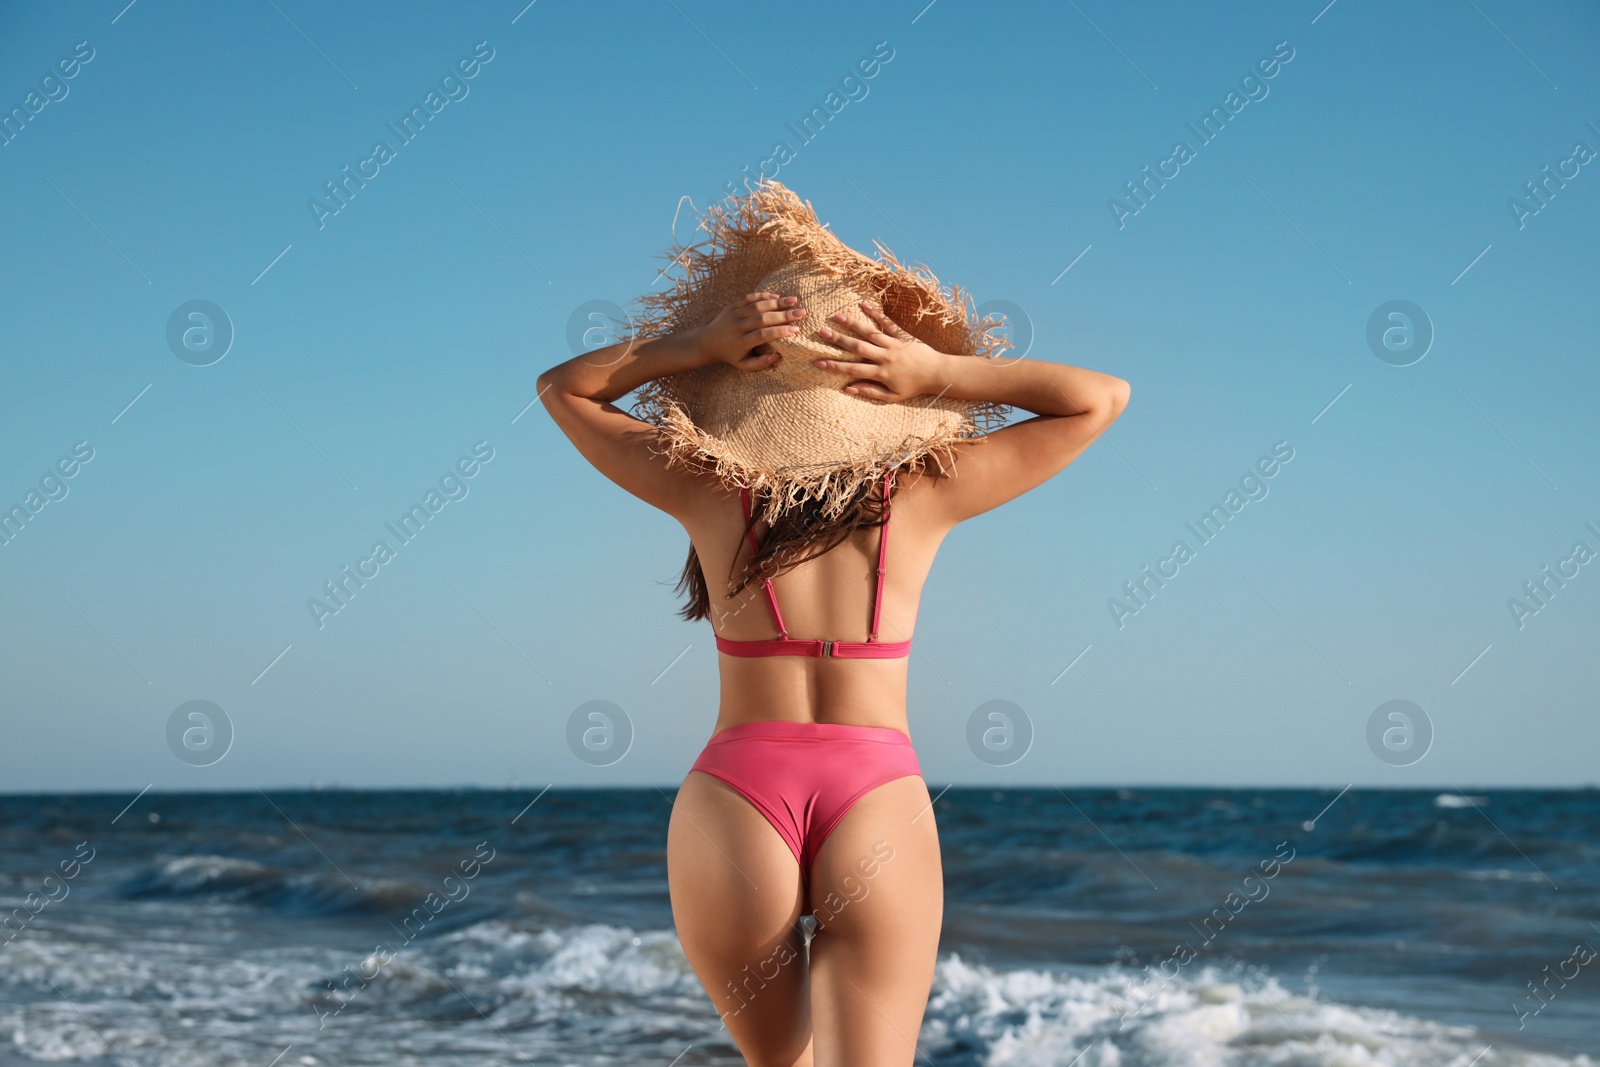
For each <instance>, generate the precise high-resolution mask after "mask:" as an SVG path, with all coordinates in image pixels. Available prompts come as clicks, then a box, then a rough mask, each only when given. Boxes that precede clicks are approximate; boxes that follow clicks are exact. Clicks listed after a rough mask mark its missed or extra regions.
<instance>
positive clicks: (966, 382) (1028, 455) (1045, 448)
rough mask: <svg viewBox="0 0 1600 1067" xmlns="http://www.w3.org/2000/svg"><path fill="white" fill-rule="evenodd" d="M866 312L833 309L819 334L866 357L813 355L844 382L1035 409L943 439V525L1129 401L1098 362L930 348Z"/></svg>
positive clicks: (1009, 493)
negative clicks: (1086, 365) (947, 458)
mask: <svg viewBox="0 0 1600 1067" xmlns="http://www.w3.org/2000/svg"><path fill="white" fill-rule="evenodd" d="M861 306H862V310H863V311H865V312H866V315H867V318H868V319H870V321H863V320H860V319H857V318H854V317H852V316H847V315H836V316H834V319H835V321H836V322H838V323H839V325H840V326H841V327H843V330H842V331H834V330H829V329H826V328H824V329H822V330H820V331H819V333H820V334H821V335H822V337H823V339H824V340H827V341H829V342H830V343H832V344H835V345H837V346H838V347H839V348H840V349H842V350H843V351H846V352H850V353H851V354H853V355H854V356H856V357H857V358H861V359H865V360H866V361H867V362H865V363H851V362H840V361H834V360H819V361H818V365H819V366H821V367H822V368H823V369H825V370H833V371H836V372H837V373H840V374H846V375H849V376H850V377H852V378H856V379H859V380H858V381H855V382H852V383H851V384H850V385H848V386H846V387H845V389H846V391H847V392H853V393H857V394H859V395H862V396H867V397H872V398H874V399H879V400H905V399H909V398H911V397H918V396H930V397H937V396H945V397H954V398H956V399H959V400H988V401H993V402H996V403H1000V404H1009V405H1011V406H1012V407H1017V408H1021V409H1022V410H1024V411H1031V412H1034V413H1035V417H1034V418H1031V419H1025V420H1023V421H1022V422H1019V423H1016V424H1014V425H1011V426H1007V427H1004V428H1003V429H1000V430H996V431H995V432H993V433H991V434H988V435H986V436H985V437H983V438H982V439H980V440H975V441H963V442H960V443H958V444H956V445H955V446H954V447H953V448H952V452H953V453H954V456H955V460H956V467H957V469H956V471H955V475H956V476H955V477H953V478H940V479H937V480H936V485H935V488H934V490H933V491H932V492H931V493H930V497H931V498H932V499H933V500H934V501H935V508H934V510H935V511H936V512H937V513H938V514H939V516H940V517H941V518H942V519H943V521H944V522H946V523H947V524H948V525H950V526H954V525H955V524H956V523H959V522H962V521H963V520H965V519H970V518H972V517H973V516H974V515H981V514H983V513H984V512H985V511H989V510H991V509H993V508H996V507H999V506H1000V505H1001V504H1004V503H1005V502H1006V501H1008V500H1012V499H1015V498H1016V497H1019V496H1021V495H1022V494H1023V493H1026V492H1027V491H1028V490H1030V489H1033V488H1035V487H1036V486H1038V485H1041V484H1043V483H1044V482H1046V481H1049V480H1050V479H1051V478H1053V477H1055V476H1056V475H1057V474H1059V473H1060V472H1061V471H1062V470H1063V469H1064V468H1065V467H1066V466H1067V464H1069V463H1071V462H1072V461H1073V460H1075V459H1077V458H1078V457H1079V456H1080V455H1082V454H1083V452H1084V450H1085V449H1087V448H1088V447H1089V446H1090V445H1091V444H1093V443H1094V441H1095V439H1096V438H1098V437H1099V436H1100V435H1101V434H1103V433H1105V431H1106V429H1107V428H1109V427H1110V425H1111V424H1112V423H1113V422H1115V421H1116V420H1117V418H1118V416H1120V415H1121V414H1122V411H1123V409H1124V408H1125V407H1127V405H1128V396H1129V393H1130V391H1131V390H1130V387H1129V385H1128V383H1127V382H1125V381H1123V380H1122V379H1121V378H1115V377H1112V376H1111V375H1109V374H1101V373H1100V372H1098V371H1092V370H1085V369H1083V368H1081V367H1070V366H1067V365H1066V364H1064V363H1046V362H1042V361H1039V360H1016V361H1014V362H1006V361H1005V360H982V359H975V358H973V357H971V356H957V355H948V354H945V353H942V352H936V351H935V350H934V349H932V348H931V347H929V346H928V345H926V344H924V343H922V342H921V341H918V340H916V339H915V338H913V337H912V336H911V335H910V334H908V333H907V332H906V331H905V330H903V329H902V328H901V327H900V326H899V325H898V324H897V323H895V322H894V320H892V319H890V318H889V317H888V316H887V315H885V314H884V313H883V312H882V311H881V310H880V309H878V308H877V307H876V306H875V305H872V304H870V303H864V304H862V305H861Z"/></svg>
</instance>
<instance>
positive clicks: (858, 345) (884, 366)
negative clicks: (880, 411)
mask: <svg viewBox="0 0 1600 1067" xmlns="http://www.w3.org/2000/svg"><path fill="white" fill-rule="evenodd" d="M861 310H862V311H863V312H865V314H866V320H865V321H864V320H862V319H861V318H859V317H857V316H854V315H847V314H845V313H844V312H840V313H839V314H837V315H835V316H833V321H834V322H835V323H837V324H838V326H839V328H838V329H830V328H828V327H826V326H824V327H822V328H821V329H819V330H818V331H817V335H818V336H819V337H821V338H822V339H823V340H824V341H826V342H827V343H828V344H831V345H833V346H834V347H836V348H839V349H840V350H842V351H845V352H848V353H850V354H851V355H852V356H855V357H857V359H860V360H863V361H864V362H859V363H857V362H851V361H848V360H838V359H819V360H816V361H815V365H816V366H817V367H818V368H819V369H821V370H826V371H832V372H834V373H836V374H843V375H845V376H847V377H850V378H855V379H857V380H856V381H853V382H851V383H850V384H849V385H847V386H845V387H844V391H845V392H847V393H850V394H852V395H855V396H864V397H867V398H869V399H872V400H888V401H895V400H905V399H907V398H908V397H913V396H922V395H924V394H926V393H935V392H938V391H939V388H940V385H939V383H940V382H942V381H944V380H945V378H946V376H945V375H943V374H942V373H941V370H940V368H941V367H942V365H943V363H944V361H945V360H947V359H949V357H948V356H946V355H945V354H944V353H942V352H939V351H937V350H936V349H934V348H933V347H932V346H931V345H928V344H926V343H924V342H922V341H919V340H917V339H916V338H915V337H913V336H911V335H910V334H909V333H907V332H906V331H905V330H904V329H903V328H902V327H901V326H900V324H899V323H897V322H895V321H894V320H893V319H891V318H890V317H889V316H888V315H886V314H884V312H883V309H882V308H880V307H879V306H878V305H877V304H875V303H873V302H872V301H870V300H864V301H862V302H861Z"/></svg>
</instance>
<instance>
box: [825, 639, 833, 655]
mask: <svg viewBox="0 0 1600 1067" xmlns="http://www.w3.org/2000/svg"><path fill="white" fill-rule="evenodd" d="M822 654H823V655H824V656H831V655H833V642H832V641H824V642H822Z"/></svg>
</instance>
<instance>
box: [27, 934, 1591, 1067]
mask: <svg viewBox="0 0 1600 1067" xmlns="http://www.w3.org/2000/svg"><path fill="white" fill-rule="evenodd" d="M12 949H13V951H12V952H11V953H10V954H6V955H3V956H0V983H3V984H5V985H9V986H11V987H12V990H13V992H14V993H15V994H17V995H16V996H7V997H4V998H0V1001H6V1002H7V1003H4V1004H0V1047H3V1046H9V1047H10V1048H11V1049H12V1051H14V1052H17V1053H20V1054H21V1055H23V1056H26V1057H28V1058H30V1059H39V1060H44V1059H51V1060H58V1061H71V1060H78V1061H82V1060H94V1059H96V1058H98V1057H104V1056H108V1055H112V1053H111V1052H110V1051H109V1044H110V1043H115V1044H116V1046H117V1047H118V1048H120V1049H121V1050H122V1051H123V1052H124V1053H126V1054H129V1055H133V1056H135V1057H138V1056H139V1053H140V1052H144V1053H146V1054H148V1055H156V1056H158V1057H159V1059H160V1060H161V1062H164V1063H171V1064H194V1065H210V1064H225V1063H227V1064H231V1063H240V1062H255V1061H256V1060H260V1061H261V1062H266V1061H268V1060H270V1059H271V1058H272V1056H273V1055H275V1054H276V1053H277V1052H278V1051H281V1050H282V1048H283V1046H284V1045H285V1044H287V1043H290V1042H293V1043H295V1044H296V1046H297V1054H299V1053H304V1054H314V1055H315V1057H316V1059H315V1061H305V1060H302V1061H301V1062H319V1063H342V1062H375V1061H376V1060H377V1059H387V1060H391V1061H395V1062H413V1061H415V1062H420V1061H423V1060H425V1061H426V1062H429V1063H434V1064H451V1065H454V1064H458V1063H459V1064H462V1065H465V1064H468V1063H481V1062H484V1061H485V1060H486V1059H494V1058H496V1057H500V1058H504V1056H505V1055H507V1054H508V1049H507V1044H508V1043H509V1045H510V1047H511V1048H514V1049H515V1050H516V1051H517V1052H518V1053H519V1054H521V1055H523V1056H526V1057H531V1058H532V1059H534V1060H538V1061H541V1062H564V1063H576V1062H585V1063H587V1062H598V1061H599V1059H602V1058H606V1057H611V1058H615V1057H618V1056H624V1057H627V1058H629V1059H631V1060H632V1061H635V1062H643V1061H646V1060H649V1059H651V1058H652V1057H656V1056H658V1055H660V1054H662V1053H663V1052H664V1053H665V1056H666V1060H670V1059H671V1058H672V1056H673V1055H677V1054H679V1053H681V1052H682V1051H683V1050H684V1048H685V1046H686V1045H689V1044H691V1043H692V1044H693V1045H694V1046H695V1047H696V1048H698V1049H700V1050H702V1053H708V1052H710V1051H712V1050H715V1051H716V1052H717V1054H718V1055H719V1056H720V1055H722V1053H723V1052H726V1053H728V1054H730V1055H731V1054H732V1049H731V1045H729V1044H728V1035H727V1034H726V1033H725V1032H721V1033H720V1034H719V1030H718V1020H717V1016H716V1014H715V1011H714V1010H713V1008H712V1006H711V1004H710V1001H709V1000H708V998H707V997H706V995H705V993H704V991H703V989H702V988H701V986H700V984H699V981H698V979H697V978H696V977H695V975H694V973H693V971H692V970H691V969H690V967H689V965H688V962H687V960H686V959H685V958H684V955H683V951H682V947H681V946H680V945H679V943H678V940H677V938H676V937H675V935H674V934H673V932H672V931H671V930H660V929H657V930H633V929H630V928H628V927H620V926H610V925H606V924H595V923H591V924H580V925H571V926H565V927H550V926H541V925H536V924H533V923H531V922H524V921H518V920H504V919H492V920H488V921H483V922H478V923H474V924H473V925H471V926H469V927H466V928H464V929H460V930H457V931H454V932H452V933H448V934H445V935H442V936H439V937H436V938H432V939H429V940H428V941H426V942H418V943H416V944H413V945H411V946H408V947H406V948H404V949H403V950H401V951H400V952H399V953H398V954H397V955H396V956H395V958H394V959H393V960H391V961H390V962H388V963H386V964H385V965H384V966H383V967H382V968H381V969H379V972H378V973H381V977H378V978H375V979H373V980H371V981H370V982H369V983H367V984H365V985H364V986H362V987H360V988H354V989H346V990H345V991H344V992H342V993H340V994H337V995H335V996H330V995H329V994H328V993H327V987H328V985H329V983H330V982H331V981H332V980H333V979H334V978H335V977H336V975H337V974H338V973H339V971H338V968H339V966H340V961H339V959H338V954H337V953H331V952H330V950H329V949H328V948H327V947H325V946H322V947H313V946H310V945H304V946H295V945H281V946H276V947H274V948H272V949H257V950H255V951H253V952H249V953H246V954H244V955H243V956H242V958H236V959H229V960H218V959H214V958H211V957H209V956H208V955H205V954H199V955H197V954H196V953H195V952H194V951H193V946H188V945H184V944H181V943H176V944H174V943H167V942H165V941H163V940H162V939H160V938H152V939H150V940H149V941H147V942H141V943H139V944H136V945H126V946H122V947H116V948H114V947H111V946H108V945H104V944H97V943H91V942H86V941H81V940H80V941H77V942H74V943H71V944H68V943H61V944H54V945H52V944H51V943H49V942H47V941H33V942H30V943H28V944H23V943H22V942H21V941H19V943H18V944H17V945H14V946H12ZM18 950H20V951H18ZM360 956H361V953H356V954H354V956H353V957H352V958H351V959H350V960H349V961H347V962H348V963H350V964H351V965H352V966H356V965H359V964H360V963H361V959H360V958H359V957H360ZM368 973H369V974H371V973H373V972H372V971H371V970H369V971H368ZM63 996H65V997H70V999H71V1003H70V1004H69V1003H67V1002H66V1001H64V1000H63V999H62V997H63ZM308 1008H314V1010H308ZM80 1009H81V1010H82V1012H83V1013H84V1014H83V1015H79V1014H78V1012H79V1010H80ZM346 1012H348V1014H346ZM180 1016H181V1018H182V1020H183V1022H182V1025H181V1026H177V1025H174V1019H175V1018H178V1017H180ZM86 1019H87V1020H92V1021H93V1024H94V1026H93V1027H90V1026H89V1025H88V1024H87V1023H86ZM272 1042H276V1045H275V1047H269V1046H271V1044H272ZM1487 1044H1489V1040H1488V1039H1486V1038H1485V1037H1483V1036H1482V1035H1480V1034H1479V1033H1478V1032H1477V1031H1476V1030H1474V1029H1473V1028H1471V1027H1467V1026H1456V1025H1448V1024H1445V1023H1440V1022H1434V1021H1430V1020H1427V1019H1422V1018H1417V1017H1414V1016H1410V1015H1405V1014H1401V1013H1398V1012H1395V1011H1390V1010H1385V1009H1381V1008H1367V1007H1360V1006H1354V1005H1349V1004H1342V1003H1338V1002H1334V1001H1329V1000H1326V999H1323V998H1321V997H1319V996H1315V995H1301V994H1297V993H1294V992H1291V991H1290V990H1288V989H1286V988H1284V986H1283V985H1281V984H1280V982H1279V980H1278V979H1276V978H1275V977H1273V976H1271V975H1269V974H1266V973H1264V972H1262V971H1260V970H1254V969H1250V968H1243V967H1240V968H1233V969H1227V968H1221V967H1217V966H1208V967H1205V968H1203V969H1200V970H1197V971H1196V972H1194V973H1184V974H1180V975H1178V976H1177V977H1176V978H1174V979H1173V980H1171V981H1169V982H1165V983H1160V982H1151V981H1149V980H1148V978H1147V975H1146V973H1145V972H1142V971H1134V970H1130V969H1127V968H1123V967H1120V966H1110V967H1079V968H1054V967H1039V968H1017V967H1013V968H1005V967H992V966H987V965H982V964H977V963H972V962H968V961H967V960H966V959H963V958H962V957H961V956H960V955H954V954H952V955H946V956H944V957H942V958H941V959H940V960H939V961H938V964H937V968H936V972H935V980H934V986H933V991H932V995H931V997H930V999H929V1003H928V1011H927V1015H926V1018H925V1020H924V1025H923V1030H922V1034H921V1040H920V1044H919V1047H920V1050H921V1052H922V1053H923V1055H922V1056H919V1057H918V1059H919V1062H931V1063H933V1064H938V1065H940V1067H978V1065H982V1067H1063V1065H1066V1064H1075V1065H1076V1067H1267V1065H1270V1067H1329V1065H1334V1067H1463V1065H1465V1064H1468V1063H1470V1062H1472V1061H1473V1060H1474V1058H1475V1057H1477V1056H1478V1055H1479V1054H1480V1053H1481V1052H1482V1051H1483V1049H1484V1047H1485V1045H1487ZM1494 1044H1495V1047H1494V1053H1493V1056H1492V1062H1494V1063H1495V1064H1497V1065H1498V1067H1600V1065H1597V1064H1596V1063H1595V1061H1593V1060H1591V1059H1590V1058H1588V1057H1586V1056H1582V1055H1579V1056H1577V1057H1575V1058H1563V1057H1559V1056H1554V1055H1544V1054H1538V1053H1532V1052H1526V1051H1519V1050H1516V1049H1513V1048H1509V1047H1506V1046H1505V1045H1504V1044H1503V1043H1502V1042H1500V1041H1498V1040H1497V1041H1495V1043H1494ZM135 1050H137V1051H135ZM262 1052H266V1053H267V1055H266V1056H265V1058H262V1057H261V1055H260V1054H261V1053H262ZM924 1056H925V1057H926V1059H924ZM1490 1059H1491V1057H1485V1058H1484V1060H1482V1061H1480V1062H1488V1061H1489V1060H1490ZM666 1060H663V1062H665V1061H666ZM0 1062H4V1061H3V1059H0Z"/></svg>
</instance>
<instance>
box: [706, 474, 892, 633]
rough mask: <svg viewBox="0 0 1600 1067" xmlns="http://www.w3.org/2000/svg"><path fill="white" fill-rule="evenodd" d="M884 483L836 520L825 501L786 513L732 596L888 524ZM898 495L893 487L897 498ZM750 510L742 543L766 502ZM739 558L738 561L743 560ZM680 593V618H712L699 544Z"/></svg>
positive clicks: (864, 489) (868, 486)
mask: <svg viewBox="0 0 1600 1067" xmlns="http://www.w3.org/2000/svg"><path fill="white" fill-rule="evenodd" d="M882 484H883V483H882V481H881V480H880V481H873V482H863V483H862V484H861V485H859V486H858V487H857V488H856V490H855V491H854V492H853V493H852V494H851V495H850V498H849V500H848V502H847V503H846V504H845V506H844V508H843V510H841V511H840V512H839V514H838V515H836V516H835V517H834V518H832V519H826V520H824V519H823V518H822V509H823V502H822V501H819V500H806V501H803V502H802V503H801V504H800V505H799V506H798V507H794V508H791V509H789V510H788V511H786V512H784V513H783V514H782V515H781V516H779V518H778V520H777V521H776V522H774V523H773V524H772V526H771V527H770V528H769V529H768V530H767V533H766V536H765V537H764V538H763V539H762V542H761V549H760V551H759V552H757V553H756V554H755V555H754V556H753V557H751V558H750V559H748V560H746V562H745V568H744V573H743V574H742V575H741V576H740V577H739V578H738V580H737V584H735V585H734V586H733V588H732V589H730V590H729V593H728V595H729V596H733V595H735V594H737V593H739V592H740V591H742V590H743V589H744V588H745V587H746V586H748V585H749V584H750V583H751V582H754V581H759V580H761V579H762V578H775V577H777V576H778V574H779V573H780V572H781V571H782V570H784V569H785V567H789V566H795V565H798V564H801V563H804V562H806V561H807V560H810V559H815V558H817V557H818V556H821V555H824V554H826V553H828V552H831V551H833V550H834V549H835V548H837V547H838V546H839V545H841V544H843V543H844V541H845V539H846V538H848V537H849V536H850V534H851V532H852V531H855V530H865V529H870V528H872V527H875V526H881V525H883V521H884V518H885V515H886V513H887V511H888V505H887V504H885V503H884V500H883V490H882ZM891 486H892V483H891ZM892 494H893V488H892V487H891V499H892ZM750 510H751V513H752V518H751V520H750V521H749V522H748V523H746V524H745V528H744V532H741V534H740V537H741V538H742V537H745V536H747V535H748V531H749V530H750V529H751V528H752V527H753V526H754V525H755V522H756V519H757V518H759V517H760V515H761V507H760V503H759V501H758V500H757V499H756V495H755V494H752V500H751V508H750ZM734 558H735V559H737V558H738V557H737V555H736V556H735V557H734ZM733 567H734V563H733V561H732V560H730V561H729V563H728V580H729V581H730V582H732V581H734V577H733ZM676 591H677V592H679V593H683V592H687V593H688V601H687V602H686V603H685V604H684V606H683V607H681V608H679V609H678V614H679V615H680V616H682V617H683V618H684V619H686V620H688V621H689V622H697V621H699V620H700V619H709V618H710V617H711V593H710V590H709V589H708V587H707V585H706V577H705V570H704V568H703V567H702V566H701V563H700V554H699V553H698V552H697V551H695V547H694V545H693V544H691V545H690V546H689V558H688V560H687V561H686V562H685V563H684V565H683V573H682V574H681V575H680V576H679V577H678V584H677V587H676Z"/></svg>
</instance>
